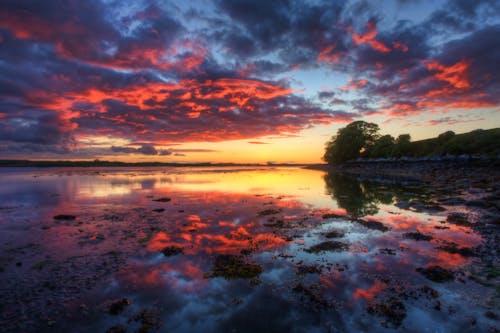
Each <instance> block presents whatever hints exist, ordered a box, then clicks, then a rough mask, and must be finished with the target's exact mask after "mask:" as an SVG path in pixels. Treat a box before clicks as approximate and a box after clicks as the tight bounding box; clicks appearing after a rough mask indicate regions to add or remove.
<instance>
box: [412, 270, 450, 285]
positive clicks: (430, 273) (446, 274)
mask: <svg viewBox="0 0 500 333" xmlns="http://www.w3.org/2000/svg"><path fill="white" fill-rule="evenodd" d="M416 270H417V272H419V273H420V274H422V275H423V276H425V277H426V278H427V279H429V280H431V281H434V282H439V283H441V282H447V281H452V280H453V279H454V278H455V275H454V274H453V272H452V271H450V270H448V269H445V268H443V267H440V266H429V267H420V268H417V269H416Z"/></svg>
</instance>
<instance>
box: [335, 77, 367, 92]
mask: <svg viewBox="0 0 500 333" xmlns="http://www.w3.org/2000/svg"><path fill="white" fill-rule="evenodd" d="M367 84H368V81H367V80H365V79H362V80H358V81H355V80H353V79H349V84H347V85H345V86H343V87H342V88H340V89H341V90H342V91H348V90H358V89H359V88H362V87H364V86H366V85H367Z"/></svg>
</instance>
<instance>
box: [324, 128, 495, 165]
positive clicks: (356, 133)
mask: <svg viewBox="0 0 500 333" xmlns="http://www.w3.org/2000/svg"><path fill="white" fill-rule="evenodd" d="M379 131H380V127H379V126H378V125H377V124H374V123H368V122H365V121H355V122H352V123H350V124H349V125H347V126H346V127H343V128H341V129H339V130H338V131H337V135H334V136H332V137H331V139H330V140H329V141H328V142H327V143H326V147H325V153H324V155H323V160H324V161H325V162H328V163H329V164H335V163H342V162H347V161H351V160H355V159H358V158H363V159H375V158H402V157H439V156H445V155H464V154H465V155H481V156H488V157H498V156H499V154H500V128H495V129H491V130H481V129H479V130H474V131H472V132H469V133H464V134H455V132H453V131H446V132H444V133H442V134H440V135H438V136H437V137H435V138H432V139H426V140H419V141H414V142H412V141H411V136H410V134H401V135H399V136H398V137H397V138H395V137H393V136H392V135H380V133H379Z"/></svg>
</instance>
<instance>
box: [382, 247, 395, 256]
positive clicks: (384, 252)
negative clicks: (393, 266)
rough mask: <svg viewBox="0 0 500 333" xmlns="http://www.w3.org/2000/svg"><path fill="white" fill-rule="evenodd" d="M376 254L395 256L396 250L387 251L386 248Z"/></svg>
mask: <svg viewBox="0 0 500 333" xmlns="http://www.w3.org/2000/svg"><path fill="white" fill-rule="evenodd" d="M378 252H379V253H380V254H388V255H391V256H395V255H396V250H393V249H388V248H384V249H380V250H379V251H378Z"/></svg>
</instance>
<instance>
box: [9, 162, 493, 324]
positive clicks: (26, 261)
mask: <svg viewBox="0 0 500 333" xmlns="http://www.w3.org/2000/svg"><path fill="white" fill-rule="evenodd" d="M0 180H1V181H0V197H1V198H2V200H1V202H0V228H1V230H2V232H1V234H0V240H1V244H2V245H1V246H2V253H3V255H2V262H1V264H2V267H3V269H4V270H5V272H4V273H2V275H1V276H0V278H1V279H2V280H3V282H5V284H4V285H5V286H7V287H8V288H21V289H22V288H24V289H26V288H32V287H33V285H36V286H38V285H39V284H41V285H42V287H41V288H40V291H39V292H38V293H35V296H33V294H26V293H23V292H20V293H17V295H21V296H19V297H18V298H16V299H12V298H13V297H14V296H13V295H14V294H15V293H12V292H10V293H9V292H8V291H7V289H3V290H4V291H3V293H5V295H4V297H3V299H7V301H6V305H5V308H6V309H8V310H9V311H11V312H13V313H16V311H21V310H18V308H19V304H18V302H19V298H20V299H21V300H22V298H23V297H26V298H30V297H34V300H33V301H32V302H30V303H31V305H23V307H22V309H24V310H26V309H28V310H29V311H30V313H32V314H36V313H38V312H39V313H42V314H44V315H46V316H47V317H50V316H54V314H52V313H51V312H50V311H51V307H54V309H55V310H54V311H57V309H56V308H57V306H56V305H60V304H58V302H59V301H61V300H64V302H63V303H64V308H65V311H67V312H68V313H69V316H70V319H68V320H65V319H58V320H55V323H54V325H55V326H54V327H56V328H58V329H69V328H71V329H72V330H73V331H75V332H79V331H81V332H84V331H88V330H97V331H105V330H106V329H108V328H109V327H111V326H113V325H120V324H122V325H125V326H127V325H128V326H129V328H132V329H134V328H137V327H138V326H139V325H140V321H139V323H138V322H136V321H134V320H133V319H132V320H128V319H130V318H133V316H134V314H136V313H138V312H139V311H141V310H144V309H148V311H153V312H154V313H156V314H157V315H158V317H159V318H160V321H161V329H162V330H165V331H175V332H192V331H206V332H210V331H213V332H226V331H235V332H255V331H261V332H266V331H276V332H278V331H296V332H306V331H307V332H314V331H318V332H324V331H325V330H326V331H328V330H330V331H363V330H364V331H385V330H389V331H390V330H391V328H394V327H399V328H406V329H408V330H409V331H425V329H429V330H431V329H432V330H435V329H439V330H443V331H446V330H460V329H464V328H468V327H469V326H471V325H476V326H475V327H486V326H485V325H487V324H485V323H484V322H483V321H481V320H482V319H479V321H478V322H476V323H475V324H471V320H470V316H471V314H474V313H476V312H477V313H479V311H483V310H482V307H481V306H482V304H480V303H481V302H480V301H477V297H473V296H472V295H486V294H487V293H488V290H487V289H485V288H483V287H481V286H479V285H477V284H474V283H472V282H470V281H466V282H465V279H463V278H460V275H457V278H456V279H455V281H453V282H448V283H443V284H438V283H434V282H432V281H429V280H427V279H426V278H425V277H424V276H423V275H422V274H419V273H418V272H416V270H415V269H416V268H417V267H426V266H428V265H439V266H441V267H444V268H447V269H451V270H453V271H458V272H459V271H460V270H461V269H462V268H463V267H465V266H466V265H467V264H468V263H470V261H471V260H473V258H471V257H469V256H464V255H463V253H462V254H460V253H452V252H453V251H450V250H449V246H450V244H451V245H452V246H455V247H456V248H474V247H476V246H478V245H479V244H480V243H481V237H480V236H479V235H477V234H476V233H474V232H473V231H472V229H471V228H470V227H468V226H459V225H456V224H451V223H448V222H446V216H447V214H448V213H449V211H450V210H451V211H454V210H462V211H463V209H464V207H461V206H458V207H457V206H455V207H446V209H447V211H436V212H432V209H431V211H429V210H423V211H416V209H414V208H409V209H400V208H398V207H396V206H395V205H394V204H395V203H396V202H408V201H409V200H411V199H414V200H415V199H418V200H419V201H422V202H427V201H429V200H430V197H429V193H427V192H426V189H425V188H419V187H411V186H410V187H405V188H402V187H396V186H392V185H388V184H375V183H360V182H358V181H354V180H352V179H348V178H344V177H340V176H334V175H330V174H325V173H323V172H319V171H312V170H304V169H296V168H260V169H255V168H238V169H235V168H217V169H214V168H205V169H187V168H182V169H181V168H179V169H164V168H163V169H153V168H149V169H147V168H146V169H101V170H87V169H80V170H78V169H60V170H41V171H40V170H21V171H19V170H5V171H3V172H2V173H1V174H0ZM434 195H435V194H434ZM439 195H443V196H444V195H445V194H439ZM164 197H168V198H171V201H169V202H158V201H154V200H156V199H159V198H164ZM400 206H401V205H400ZM158 209H160V210H161V209H164V210H163V211H158ZM154 210H156V211H154ZM417 210H418V209H417ZM327 213H329V214H334V215H331V217H327V218H324V215H325V214H327ZM58 214H73V215H75V216H76V219H75V220H73V221H55V220H54V219H53V216H55V215H58ZM471 216H473V214H472V213H471ZM359 219H362V220H359ZM363 221H364V222H363ZM366 221H371V222H372V226H373V225H375V226H377V224H376V222H380V223H381V225H382V226H384V227H387V228H388V230H387V231H383V230H380V228H379V229H377V227H375V228H373V227H372V228H370V227H367V226H368V225H367V224H366ZM373 223H375V224H373ZM378 227H380V225H378ZM331 231H337V232H338V233H339V235H340V236H341V237H338V238H335V239H330V238H328V237H327V233H328V232H331ZM417 231H418V232H420V233H421V234H424V235H427V236H430V237H432V238H431V239H427V240H414V239H411V238H408V237H407V236H406V234H407V233H409V232H413V233H415V232H417ZM339 235H337V236H339ZM325 241H335V242H342V243H343V244H344V245H346V246H347V249H345V250H342V251H325V252H319V253H314V251H312V252H311V251H306V250H307V249H311V246H314V245H316V244H319V243H321V242H325ZM26 244H28V245H29V246H28V247H26ZM23 246H24V247H23ZM168 246H176V247H181V248H183V251H184V253H183V254H180V255H175V256H170V257H166V256H164V255H163V254H162V253H161V250H162V249H164V248H165V247H168ZM446 246H448V248H446ZM443 248H445V249H444V250H443ZM18 249H21V250H19V251H18ZM16 251H17V252H16ZM455 252H456V251H455ZM223 254H231V255H237V256H241V257H242V258H243V260H244V261H245V262H247V263H252V264H258V265H261V266H262V269H263V271H262V273H261V274H260V276H258V278H257V279H224V278H221V277H217V278H213V277H212V278H210V276H209V275H210V272H211V269H212V268H213V267H214V262H215V261H216V260H217V257H218V256H220V255H223ZM110 256H111V257H110ZM13 257H15V261H17V260H21V261H22V262H23V265H22V266H21V267H17V268H15V263H14V262H13V260H14V259H12V258H13ZM115 257H119V258H121V259H120V260H118V259H116V258H115ZM82 258H83V259H82ZM103 258H104V259H103ZM81 260H84V262H85V263H86V264H85V265H87V267H83V268H82V267H79V269H77V268H75V267H76V266H77V265H79V264H81ZM39 262H45V263H46V265H47V267H46V268H44V269H33V267H35V266H36V264H37V263H39ZM110 263H111V264H110ZM34 265H35V266H34ZM95 272H97V273H95ZM56 273H57V274H56ZM54 274H55V275H54ZM58 274H59V275H58ZM65 274H66V275H65ZM68 274H69V275H70V277H69V278H74V280H73V281H76V282H75V284H76V285H78V286H80V285H81V283H80V282H81V280H85V281H87V282H88V286H87V289H83V288H81V289H80V288H77V289H78V290H76V291H74V292H71V290H73V289H72V288H73V287H74V286H73V285H71V281H66V280H65V279H64V277H65V276H68ZM26 275H29V276H32V277H33V278H30V279H28V280H25V279H24V280H23V279H21V280H19V281H20V282H19V284H18V285H16V286H15V287H14V284H13V283H12V282H11V281H12V279H19V278H20V277H23V276H26ZM54 276H56V277H54ZM57 276H61V277H62V278H61V279H62V280H61V281H59V280H57V279H58V278H57ZM50 279H55V285H56V287H55V288H53V289H56V290H59V289H60V288H62V289H65V290H66V291H65V293H63V294H61V295H60V294H58V293H57V292H56V291H54V290H51V288H44V287H43V286H45V284H46V283H47V281H48V280H50ZM63 280H64V281H63ZM461 280H462V282H461ZM44 283H45V284H44ZM464 283H465V286H466V287H467V288H464ZM424 286H427V287H428V286H431V288H432V290H435V291H436V292H437V293H439V295H440V296H439V299H435V298H433V297H429V295H428V290H429V289H425V288H426V287H424ZM68 290H70V291H69V292H68ZM120 297H126V298H129V299H130V300H131V305H130V306H128V307H127V308H126V309H125V310H124V312H123V313H121V314H120V315H118V316H111V315H109V314H107V313H106V311H103V310H102V308H103V307H105V304H107V303H106V302H108V301H109V300H110V299H115V298H120ZM52 298H53V300H52ZM395 298H398V299H401V302H402V303H403V308H404V317H403V318H399V319H398V313H396V314H393V317H396V319H394V318H392V317H391V316H387V314H380V313H377V311H376V310H377V309H379V308H377V304H384V303H386V304H392V305H393V306H394V307H396V308H397V306H398V304H399V303H397V301H395ZM473 298H474V300H473ZM46 300H51V304H52V305H50V306H48V307H46V305H44V304H43V303H44V302H45V301H46ZM472 301H473V302H472ZM391 302H392V303H391ZM438 303H439V306H438V305H437V304H438ZM54 304H55V305H54ZM81 304H86V306H87V305H88V307H89V309H88V311H84V315H82V311H81V308H80V306H81ZM466 304H467V310H465V309H463V307H464V306H465V305H466ZM473 304H475V305H473ZM370 305H372V307H371V309H372V310H373V309H375V311H372V312H370ZM30 306H31V307H30ZM438 307H439V308H440V309H439V310H438V309H437V308H438ZM99 309H100V310H99ZM465 311H466V314H464V312H465ZM21 312H22V311H21ZM54 313H57V312H54ZM28 316H30V315H28ZM42 317H43V316H42ZM6 318H7V316H4V317H3V318H2V320H3V321H4V322H6V321H8V320H7V319H6ZM43 318H45V317H43ZM450 318H452V319H453V320H450ZM424 324H425V327H423V326H422V325H424ZM27 325H29V321H28V324H27ZM33 325H36V324H33ZM26 327H28V328H29V327H30V326H26ZM54 327H47V328H46V329H47V331H51V330H53V329H54Z"/></svg>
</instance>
